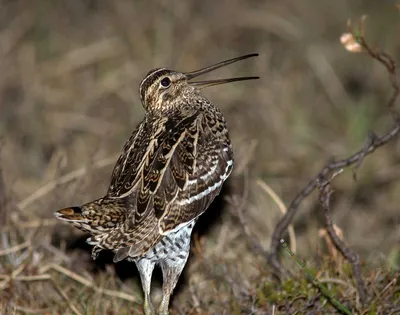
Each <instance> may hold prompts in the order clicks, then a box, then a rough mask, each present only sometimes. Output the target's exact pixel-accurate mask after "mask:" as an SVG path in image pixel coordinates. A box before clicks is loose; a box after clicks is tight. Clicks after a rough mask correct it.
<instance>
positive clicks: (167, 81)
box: [160, 77, 171, 88]
mask: <svg viewBox="0 0 400 315" xmlns="http://www.w3.org/2000/svg"><path fill="white" fill-rule="evenodd" d="M160 83H161V86H162V87H164V88H167V87H169V86H170V85H171V80H170V79H169V78H168V77H166V78H164V79H162V80H161V82H160Z"/></svg>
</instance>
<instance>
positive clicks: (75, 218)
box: [54, 207, 87, 222]
mask: <svg viewBox="0 0 400 315" xmlns="http://www.w3.org/2000/svg"><path fill="white" fill-rule="evenodd" d="M54 215H55V216H56V218H57V219H60V220H64V221H67V222H86V221H87V219H85V218H84V217H83V215H82V208H81V207H70V208H64V209H61V210H57V211H56V212H54Z"/></svg>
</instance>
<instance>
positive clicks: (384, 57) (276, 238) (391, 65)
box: [268, 22, 400, 275]
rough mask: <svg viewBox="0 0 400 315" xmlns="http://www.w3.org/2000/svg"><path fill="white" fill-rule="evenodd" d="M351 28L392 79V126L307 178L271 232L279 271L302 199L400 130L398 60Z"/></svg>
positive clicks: (274, 262)
mask: <svg viewBox="0 0 400 315" xmlns="http://www.w3.org/2000/svg"><path fill="white" fill-rule="evenodd" d="M362 23H363V22H362ZM361 25H362V24H361ZM350 31H351V32H352V34H353V36H354V37H355V38H356V39H357V42H358V43H359V45H361V46H362V48H363V49H364V50H365V52H367V53H368V55H369V56H371V57H372V58H373V59H375V60H377V61H378V62H380V63H381V64H382V65H383V66H384V67H385V68H386V69H387V71H388V74H389V79H390V83H391V85H392V88H393V93H392V95H391V97H390V99H389V101H388V103H387V107H388V108H389V110H390V113H391V115H392V118H393V127H392V128H391V129H390V130H389V131H388V132H387V133H385V134H384V135H382V136H380V137H379V136H373V137H371V136H370V137H369V138H368V141H367V142H366V145H364V147H363V148H362V149H360V150H359V151H357V152H355V153H353V154H352V155H351V156H350V157H348V158H345V159H342V160H339V161H336V162H331V163H329V164H327V165H326V166H325V167H323V168H322V169H321V171H320V172H319V173H318V174H317V175H316V176H315V177H314V178H312V179H311V180H310V181H309V182H308V184H307V185H306V186H305V187H304V188H303V189H302V190H301V191H300V192H299V193H298V194H297V196H296V197H295V198H294V199H293V201H292V202H291V204H290V205H289V207H288V209H287V212H286V213H285V214H284V215H283V216H282V218H281V219H280V221H279V222H278V224H277V225H276V227H275V230H274V232H273V235H272V240H271V246H270V253H269V255H268V262H269V263H270V265H271V266H272V267H273V268H274V270H275V272H276V274H277V275H279V274H280V269H281V265H280V262H279V259H278V249H279V246H280V239H281V238H282V236H283V233H284V232H285V231H286V229H287V228H288V226H289V225H290V223H291V222H292V220H293V217H294V215H295V214H296V213H297V210H298V208H299V205H300V204H301V202H302V201H303V200H304V199H305V198H306V197H307V196H308V195H310V194H311V193H312V192H313V191H314V190H315V189H316V188H317V187H318V183H321V182H323V181H326V179H327V178H329V177H330V174H332V172H335V171H337V170H339V169H342V168H345V167H349V166H351V165H354V164H356V168H357V167H358V166H357V163H360V162H359V161H360V160H363V159H364V157H366V156H367V155H369V154H371V153H372V152H374V151H375V150H376V149H378V148H379V147H381V146H383V145H385V144H387V143H388V142H389V141H391V140H393V139H394V138H395V137H396V136H397V135H398V134H399V131H400V119H399V113H398V112H397V111H396V110H395V109H394V104H395V102H396V100H397V97H398V94H399V91H400V88H399V84H398V81H397V72H396V63H395V62H394V60H393V59H392V58H391V57H390V56H389V55H388V54H387V53H385V52H382V51H377V50H373V49H371V48H370V47H369V45H368V44H367V43H366V41H365V39H364V32H363V29H361V31H358V32H356V31H354V30H353V29H350Z"/></svg>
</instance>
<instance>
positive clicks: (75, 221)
mask: <svg viewBox="0 0 400 315" xmlns="http://www.w3.org/2000/svg"><path fill="white" fill-rule="evenodd" d="M54 215H55V217H56V218H57V219H60V220H63V221H66V222H69V223H71V224H72V225H73V226H75V227H76V228H78V229H80V230H82V231H84V232H89V233H93V229H92V228H91V226H90V225H91V224H90V220H89V219H88V218H86V217H85V216H84V214H83V211H82V207H69V208H64V209H61V210H57V211H56V212H54Z"/></svg>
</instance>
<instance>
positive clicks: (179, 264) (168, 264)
mask: <svg viewBox="0 0 400 315" xmlns="http://www.w3.org/2000/svg"><path fill="white" fill-rule="evenodd" d="M188 256H189V252H188V253H187V254H186V255H185V256H184V257H182V256H181V257H182V258H180V257H179V258H178V259H177V260H176V261H172V260H170V259H165V260H163V261H162V262H161V270H162V274H163V298H162V301H161V304H160V309H159V314H160V315H168V306H169V300H170V298H171V294H172V291H173V290H174V288H175V286H176V284H177V282H178V279H179V276H180V275H181V273H182V270H183V267H185V264H186V260H187V258H188Z"/></svg>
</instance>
